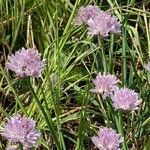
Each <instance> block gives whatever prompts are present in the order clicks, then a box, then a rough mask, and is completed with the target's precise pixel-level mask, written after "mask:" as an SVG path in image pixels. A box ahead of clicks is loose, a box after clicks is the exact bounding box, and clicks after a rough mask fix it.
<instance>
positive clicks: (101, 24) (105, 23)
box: [87, 11, 121, 37]
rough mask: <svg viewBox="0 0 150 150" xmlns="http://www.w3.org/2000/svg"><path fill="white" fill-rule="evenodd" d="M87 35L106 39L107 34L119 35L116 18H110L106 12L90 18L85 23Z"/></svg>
mask: <svg viewBox="0 0 150 150" xmlns="http://www.w3.org/2000/svg"><path fill="white" fill-rule="evenodd" d="M87 24H88V26H89V27H88V30H89V32H88V34H90V35H101V36H103V37H107V36H108V35H109V33H120V32H121V30H120V27H121V24H120V22H119V21H118V19H117V17H116V16H111V14H109V13H108V12H106V11H101V12H100V13H99V14H98V15H96V16H95V17H93V18H90V19H89V20H88V21H87Z"/></svg>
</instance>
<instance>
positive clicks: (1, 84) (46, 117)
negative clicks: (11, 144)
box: [0, 0, 150, 150]
mask: <svg viewBox="0 0 150 150" xmlns="http://www.w3.org/2000/svg"><path fill="white" fill-rule="evenodd" d="M89 4H91V5H93V4H94V5H97V6H99V8H100V9H102V10H109V11H110V12H111V13H112V14H113V15H115V16H117V17H118V18H119V20H120V22H121V24H122V27H121V33H120V34H117V35H114V34H111V35H110V36H108V37H107V38H103V41H101V44H100V42H99V41H98V39H97V38H96V36H90V35H88V34H87V27H86V26H84V25H83V26H80V27H76V26H74V25H73V22H74V18H75V16H76V14H77V11H78V9H79V8H80V7H81V6H86V5H89ZM149 6H150V2H149V0H141V1H140V0H137V1H136V0H100V1H99V0H55V1H53V0H32V1H31V0H1V1H0V28H1V30H0V48H1V51H0V56H1V57H0V59H1V64H0V79H1V80H0V94H1V96H0V122H1V123H0V127H2V126H3V125H4V124H5V122H6V118H10V117H11V116H13V114H20V115H24V116H27V117H30V118H33V119H34V120H35V121H36V124H37V128H38V129H39V130H40V132H41V138H40V140H39V142H38V145H37V146H36V148H35V149H37V150H38V149H39V150H40V149H42V150H44V149H45V150H47V149H49V150H52V149H57V150H94V149H96V148H95V146H94V144H93V143H92V141H91V137H92V136H94V135H96V133H97V131H98V128H99V127H101V126H104V127H111V128H113V129H115V130H116V131H117V132H118V133H120V134H121V135H123V136H124V141H125V144H126V146H124V145H121V147H122V149H135V150H149V149H150V137H149V135H150V117H149V116H150V102H149V100H150V72H148V71H147V70H146V69H145V67H144V66H145V64H146V63H147V62H148V60H149V58H150V12H149ZM22 47H26V48H29V47H31V48H37V49H38V51H39V52H40V53H41V54H42V58H44V59H46V66H45V69H44V71H43V73H42V77H41V78H32V77H30V78H19V77H17V76H16V75H15V73H13V72H11V71H10V70H8V69H7V68H6V66H5V63H6V62H7V57H8V55H10V54H12V53H15V51H17V50H19V49H21V48H22ZM99 72H107V73H110V74H114V75H116V76H117V78H118V79H119V87H128V88H130V89H133V90H135V91H136V92H137V93H139V95H140V97H141V99H142V103H141V104H140V106H139V109H138V110H135V111H133V112H123V111H116V110H114V109H113V108H112V107H111V104H110V101H109V99H108V100H106V101H103V100H102V99H101V96H100V95H97V94H93V93H92V92H90V89H92V88H93V87H94V85H93V82H92V80H93V79H94V78H95V76H96V75H97V74H98V73H99ZM118 117H119V118H118ZM7 144H8V142H7V140H6V139H5V138H3V137H2V136H0V149H2V150H3V149H5V147H6V146H7ZM33 149H34V148H33Z"/></svg>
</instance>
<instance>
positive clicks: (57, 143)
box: [27, 79, 62, 150]
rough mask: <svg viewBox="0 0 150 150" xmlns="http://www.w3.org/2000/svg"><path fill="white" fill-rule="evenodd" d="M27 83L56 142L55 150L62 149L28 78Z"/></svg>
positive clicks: (50, 121) (51, 123)
mask: <svg viewBox="0 0 150 150" xmlns="http://www.w3.org/2000/svg"><path fill="white" fill-rule="evenodd" d="M27 83H28V86H29V88H30V91H31V93H32V95H33V96H34V98H35V101H36V103H37V105H38V107H39V109H40V110H41V112H42V114H43V116H44V118H45V121H46V123H47V125H48V128H49V130H50V132H51V135H52V137H53V139H54V142H55V144H56V147H57V150H62V149H61V146H60V143H59V141H58V138H57V135H56V132H55V130H54V127H53V122H52V119H50V118H48V116H47V114H46V112H45V110H44V107H43V106H42V105H41V103H40V101H39V99H38V97H37V95H36V93H35V91H34V89H33V88H32V86H31V83H30V80H29V79H28V80H27Z"/></svg>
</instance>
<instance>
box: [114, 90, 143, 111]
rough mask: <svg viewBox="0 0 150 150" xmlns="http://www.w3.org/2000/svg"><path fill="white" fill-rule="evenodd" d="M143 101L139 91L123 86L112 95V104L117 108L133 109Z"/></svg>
mask: <svg viewBox="0 0 150 150" xmlns="http://www.w3.org/2000/svg"><path fill="white" fill-rule="evenodd" d="M140 103H141V100H139V96H138V93H136V92H135V91H133V90H131V89H128V88H121V89H119V90H116V91H115V92H114V95H112V105H113V107H114V108H116V109H122V110H126V111H132V110H134V109H137V106H138V105H139V104H140Z"/></svg>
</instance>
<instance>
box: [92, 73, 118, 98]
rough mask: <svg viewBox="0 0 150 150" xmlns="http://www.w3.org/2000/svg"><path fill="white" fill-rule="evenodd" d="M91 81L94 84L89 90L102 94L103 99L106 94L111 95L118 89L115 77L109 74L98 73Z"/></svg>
mask: <svg viewBox="0 0 150 150" xmlns="http://www.w3.org/2000/svg"><path fill="white" fill-rule="evenodd" d="M93 83H94V84H95V89H91V92H93V93H97V94H102V96H103V98H104V99H105V98H106V97H107V96H111V95H112V94H113V92H114V91H115V90H117V89H118V86H117V83H118V80H117V77H116V76H114V75H111V74H105V73H104V74H101V73H99V74H98V75H97V76H96V78H95V79H94V80H93Z"/></svg>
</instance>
